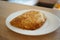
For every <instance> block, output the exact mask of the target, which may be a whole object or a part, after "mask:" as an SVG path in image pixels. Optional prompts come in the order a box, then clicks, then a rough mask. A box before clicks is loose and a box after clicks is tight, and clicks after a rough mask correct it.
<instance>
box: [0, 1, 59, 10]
mask: <svg viewBox="0 0 60 40" xmlns="http://www.w3.org/2000/svg"><path fill="white" fill-rule="evenodd" d="M0 1H8V2H10V3H17V4H22V5H29V6H41V7H47V8H54V9H60V0H0Z"/></svg>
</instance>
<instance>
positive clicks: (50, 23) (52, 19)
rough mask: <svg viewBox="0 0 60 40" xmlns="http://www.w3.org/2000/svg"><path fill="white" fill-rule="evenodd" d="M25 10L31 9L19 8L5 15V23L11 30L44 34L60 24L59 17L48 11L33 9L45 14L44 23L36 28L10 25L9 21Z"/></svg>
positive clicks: (27, 33)
mask: <svg viewBox="0 0 60 40" xmlns="http://www.w3.org/2000/svg"><path fill="white" fill-rule="evenodd" d="M27 11H31V10H21V11H17V12H14V13H12V14H11V15H10V16H8V17H7V19H6V25H7V27H8V28H9V29H11V30H12V31H14V32H16V33H19V34H24V35H44V34H48V33H51V32H53V31H55V30H56V29H57V28H58V27H59V26H60V19H59V18H58V17H57V16H56V15H53V14H52V13H50V12H47V11H43V10H35V11H39V12H40V13H43V14H45V16H46V17H47V20H46V22H45V23H44V25H43V26H42V27H41V28H39V29H36V30H23V29H20V28H17V27H14V26H11V25H10V21H11V20H12V19H13V18H15V17H17V16H18V15H21V14H23V13H25V12H27Z"/></svg>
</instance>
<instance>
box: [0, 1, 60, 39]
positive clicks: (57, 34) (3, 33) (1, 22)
mask: <svg viewBox="0 0 60 40" xmlns="http://www.w3.org/2000/svg"><path fill="white" fill-rule="evenodd" d="M24 9H40V10H45V11H49V12H51V13H54V12H55V10H53V9H49V8H43V7H37V6H26V5H21V4H14V3H8V2H4V1H0V40H60V29H59V28H60V27H59V28H58V29H57V30H56V31H54V32H52V33H50V34H46V35H41V36H40V35H39V36H27V35H22V34H18V33H15V32H13V31H11V30H9V29H8V28H7V26H6V25H5V21H6V18H7V17H8V16H9V15H10V14H11V13H12V12H15V11H19V10H24Z"/></svg>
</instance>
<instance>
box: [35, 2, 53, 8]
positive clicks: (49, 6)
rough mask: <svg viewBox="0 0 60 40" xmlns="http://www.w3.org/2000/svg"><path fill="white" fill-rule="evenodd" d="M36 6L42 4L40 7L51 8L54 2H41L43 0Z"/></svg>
mask: <svg viewBox="0 0 60 40" xmlns="http://www.w3.org/2000/svg"><path fill="white" fill-rule="evenodd" d="M36 6H42V7H47V8H53V7H54V4H49V3H43V2H38V3H37V4H36Z"/></svg>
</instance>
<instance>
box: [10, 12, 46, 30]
mask: <svg viewBox="0 0 60 40" xmlns="http://www.w3.org/2000/svg"><path fill="white" fill-rule="evenodd" d="M45 21H46V17H45V15H44V14H41V13H39V12H38V11H29V12H26V13H24V14H22V15H19V16H17V17H16V18H14V19H12V20H11V22H10V24H11V25H12V26H15V27H18V28H21V29H26V30H35V29H37V28H39V27H41V26H42V25H43V24H44V22H45Z"/></svg>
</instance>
